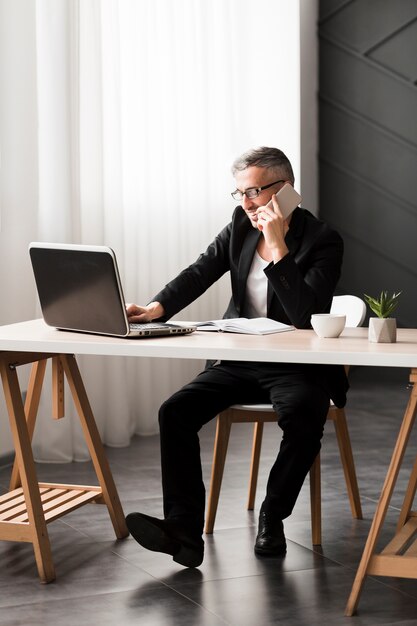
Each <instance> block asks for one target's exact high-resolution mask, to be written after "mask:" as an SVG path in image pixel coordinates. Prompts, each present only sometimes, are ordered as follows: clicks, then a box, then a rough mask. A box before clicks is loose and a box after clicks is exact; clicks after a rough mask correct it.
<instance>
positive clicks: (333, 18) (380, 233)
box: [319, 0, 417, 327]
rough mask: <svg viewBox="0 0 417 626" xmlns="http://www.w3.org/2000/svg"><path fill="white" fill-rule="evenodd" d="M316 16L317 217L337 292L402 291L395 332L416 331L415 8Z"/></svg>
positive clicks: (365, 2)
mask: <svg viewBox="0 0 417 626" xmlns="http://www.w3.org/2000/svg"><path fill="white" fill-rule="evenodd" d="M326 15H327V17H326ZM321 16H322V21H321V22H320V24H319V36H320V65H319V70H320V79H319V102H320V106H319V110H320V121H319V133H320V139H319V152H320V155H319V163H320V216H321V217H323V219H325V220H326V221H328V222H329V223H331V224H332V225H333V226H334V227H335V228H336V229H337V230H338V231H339V232H340V234H341V235H342V237H343V239H344V241H345V258H344V265H343V270H342V277H341V281H340V284H339V288H338V293H354V294H357V295H359V296H363V293H371V294H378V293H379V292H380V291H382V290H385V289H386V290H388V291H399V290H402V291H403V294H402V296H401V303H400V306H399V308H398V312H397V314H396V315H397V318H398V321H399V324H400V325H403V326H414V327H417V86H416V84H415V81H416V75H417V69H416V68H417V44H416V41H417V30H416V28H417V27H416V24H417V0H413V2H409V1H408V0H404V1H401V2H391V1H389V2H388V1H385V0H384V1H379V0H373V1H372V0H352V1H351V2H349V3H346V4H344V5H342V6H338V7H336V9H335V10H334V11H333V12H330V6H329V3H328V2H324V4H323V5H322V7H321Z"/></svg>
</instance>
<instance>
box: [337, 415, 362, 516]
mask: <svg viewBox="0 0 417 626" xmlns="http://www.w3.org/2000/svg"><path fill="white" fill-rule="evenodd" d="M332 412H333V416H332V420H333V422H334V426H335V429H336V436H337V443H338V444H339V451H340V458H341V460H342V466H343V472H344V474H345V480H346V487H347V492H348V496H349V501H350V508H351V509H352V516H353V517H355V518H356V519H362V506H361V500H360V496H359V488H358V481H357V479H356V471H355V462H354V460H353V454H352V446H351V444H350V437H349V431H348V427H347V423H346V416H345V411H344V410H343V409H338V408H334V409H332Z"/></svg>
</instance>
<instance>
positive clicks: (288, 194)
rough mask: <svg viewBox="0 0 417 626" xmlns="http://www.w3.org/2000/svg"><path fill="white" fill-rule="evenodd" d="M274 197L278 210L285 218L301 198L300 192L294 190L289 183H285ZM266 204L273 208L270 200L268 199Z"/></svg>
mask: <svg viewBox="0 0 417 626" xmlns="http://www.w3.org/2000/svg"><path fill="white" fill-rule="evenodd" d="M275 197H276V199H277V201H278V204H279V208H280V211H281V213H282V215H283V216H284V218H285V219H287V217H288V216H289V215H291V213H292V212H293V211H294V209H295V208H297V207H298V205H299V204H300V202H301V200H302V198H301V196H300V194H299V193H297V192H296V191H295V189H294V187H293V186H292V185H290V183H285V185H284V186H283V187H282V188H281V189H280V190H279V191H278V193H277V194H275ZM266 206H268V207H270V208H273V205H272V200H270V201H269V202H268V204H267V205H266Z"/></svg>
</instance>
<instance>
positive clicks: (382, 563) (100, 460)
mask: <svg viewBox="0 0 417 626" xmlns="http://www.w3.org/2000/svg"><path fill="white" fill-rule="evenodd" d="M367 332H368V331H367V329H366V328H355V329H345V330H344V332H343V333H342V335H341V336H340V337H339V338H338V339H319V338H318V337H317V336H316V335H315V333H314V332H313V331H311V330H296V331H291V332H284V333H279V334H275V335H266V336H262V337H259V336H253V335H237V334H231V333H230V334H229V333H211V332H210V333H203V332H200V333H198V332H197V333H193V334H191V335H186V336H176V337H168V338H163V337H159V338H154V339H148V338H146V339H117V338H113V337H103V336H95V335H83V334H77V333H69V332H62V331H56V330H54V329H51V328H49V327H47V326H46V325H45V324H44V322H43V321H42V320H33V321H29V322H23V323H19V324H11V325H9V326H3V327H0V351H2V352H0V358H1V363H0V365H1V373H2V379H3V387H4V391H5V396H6V402H7V406H8V410H9V415H10V421H11V424H12V432H13V436H14V443H15V448H16V463H15V468H14V471H13V475H12V482H11V490H12V492H13V491H15V490H16V488H17V486H18V485H19V484H20V482H19V476H21V482H22V489H21V490H20V500H21V501H22V500H24V502H25V504H26V507H27V518H25V519H26V520H27V521H25V522H22V521H19V522H16V519H15V518H13V517H12V518H11V519H9V521H5V520H6V518H7V515H5V514H3V513H2V510H3V509H5V510H6V511H7V510H9V509H10V506H9V504H8V502H9V500H10V498H8V496H7V495H6V496H2V498H1V499H0V539H12V540H18V541H31V542H32V543H33V545H34V550H35V557H36V559H37V564H38V570H39V573H40V576H41V579H42V580H44V581H45V582H49V580H53V578H54V576H55V574H54V570H53V564H52V559H51V556H50V547H49V539H48V535H47V531H46V523H47V522H49V521H51V519H55V518H56V517H58V516H59V515H63V514H65V512H67V510H71V508H70V505H68V509H67V508H66V506H62V507H61V506H58V505H54V506H53V508H52V512H51V509H48V506H47V503H46V505H45V502H42V498H43V496H42V493H43V492H42V490H43V489H45V490H47V492H48V493H49V491H50V490H52V491H53V490H54V489H55V490H56V491H57V494H58V498H64V499H65V497H64V495H62V494H61V495H60V492H59V490H60V489H61V488H62V489H65V486H51V485H48V486H46V487H44V486H42V485H38V483H37V481H36V474H35V467H34V463H33V455H32V451H31V444H30V441H31V436H32V433H33V428H34V421H35V418H36V411H37V403H38V401H39V398H38V395H39V394H40V388H41V386H42V380H43V374H42V368H43V371H44V365H43V364H44V363H45V362H46V360H47V359H49V358H52V361H53V364H54V368H53V371H54V381H55V384H54V392H55V397H54V406H55V413H56V416H57V417H59V416H60V414H61V413H62V397H61V396H62V389H63V384H62V372H63V371H65V374H66V376H67V378H68V380H69V383H70V387H71V390H72V393H73V396H74V400H75V402H76V405H77V408H78V412H79V414H80V419H81V423H82V424H83V428H84V433H85V436H86V439H87V443H88V445H89V448H90V453H91V454H92V459H93V463H94V466H95V469H96V473H97V476H98V479H99V482H100V487H83V488H81V490H82V489H84V491H83V492H82V494H81V495H79V494H77V495H76V496H74V497H75V499H77V498H78V497H80V498H81V501H80V502H78V501H77V500H76V502H77V504H76V505H77V506H81V504H82V503H83V501H84V500H85V501H91V500H97V499H98V500H100V499H102V500H104V501H105V503H106V504H107V506H108V508H109V513H110V517H111V519H112V522H113V525H114V528H115V532H116V535H117V536H118V537H123V536H126V534H127V529H126V527H125V523H124V517H123V513H122V509H121V506H120V502H119V499H118V496H117V492H116V488H115V486H114V483H113V479H112V477H111V474H110V470H109V468H108V465H107V461H106V459H105V456H104V451H103V447H102V444H101V441H100V438H99V436H98V432H97V429H96V426H95V422H94V418H93V415H92V412H91V409H90V407H89V404H88V399H87V396H86V394H85V390H84V387H83V385H82V380H81V377H80V375H79V371H78V368H77V365H76V362H75V359H74V357H73V356H72V355H73V354H92V355H107V356H115V355H117V356H133V357H144V356H146V357H165V358H177V359H178V358H186V359H224V360H245V361H265V362H284V363H285V362H287V363H319V364H341V365H367V366H377V367H383V366H389V367H408V368H410V369H411V376H410V380H411V382H412V383H415V382H417V329H399V331H398V337H397V343H395V344H373V343H369V342H368V339H367ZM29 362H33V363H34V366H33V369H32V378H31V381H32V382H31V385H30V389H28V399H27V401H26V405H25V407H23V405H22V401H21V394H20V389H19V385H18V381H17V377H16V375H15V366H16V365H19V364H23V363H29ZM29 392H30V393H29ZM416 407H417V385H413V388H412V390H411V393H410V401H409V404H408V407H407V409H406V412H405V414H404V418H403V421H402V425H401V428H400V433H399V436H398V439H397V442H396V445H395V448H394V452H393V455H392V459H391V463H390V466H389V469H388V472H387V476H386V480H385V483H384V486H383V489H382V492H381V497H380V501H379V503H378V506H377V510H376V513H375V517H374V520H373V523H372V526H371V529H370V532H369V536H368V540H367V543H366V546H365V550H364V553H363V556H362V559H361V562H360V565H359V568H358V571H357V575H356V578H355V582H354V585H353V588H352V593H351V595H350V598H349V601H348V605H347V608H346V614H347V615H352V614H353V613H354V612H355V610H356V607H357V604H358V601H359V596H360V593H361V590H362V586H363V582H364V579H365V577H366V575H367V574H373V575H380V576H401V577H409V578H417V551H416V548H415V547H413V546H411V547H410V545H409V544H410V538H411V537H412V536H413V535H414V533H416V532H417V513H414V512H413V511H411V506H412V502H413V498H414V494H415V492H416V487H417V461H416V464H415V466H414V468H413V471H412V475H411V478H410V482H409V486H408V489H407V492H406V496H405V500H404V505H403V508H402V511H401V514H400V518H399V522H398V532H397V534H396V536H395V538H394V539H393V540H392V541H391V542H390V544H389V545H388V546H387V547H386V548H385V549H384V550H383V551H382V552H381V554H375V547H376V542H377V539H378V536H379V533H380V530H381V527H382V524H383V522H384V519H385V515H386V511H387V508H388V505H389V502H390V499H391V496H392V493H393V490H394V486H395V483H396V479H397V476H398V472H399V469H400V466H401V462H402V459H403V456H404V452H405V449H406V446H407V442H408V438H409V435H410V432H411V429H412V426H413V423H414V418H415V413H416ZM71 489H73V490H74V489H75V490H77V487H74V486H70V487H69V493H70V494H72V491H71ZM78 489H80V488H78ZM92 490H95V493H94V491H92ZM71 497H72V495H71ZM83 499H84V500H83ZM15 506H16V504H14V507H15ZM45 509H46V512H45ZM45 520H46V521H45ZM404 549H405V553H404Z"/></svg>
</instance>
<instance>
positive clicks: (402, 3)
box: [320, 0, 416, 53]
mask: <svg viewBox="0 0 417 626" xmlns="http://www.w3.org/2000/svg"><path fill="white" fill-rule="evenodd" d="M327 4H328V3H326V5H327ZM415 17H416V1H415V0H399V1H398V0H356V2H349V3H348V4H346V5H344V6H343V5H342V8H341V9H340V10H339V11H336V12H334V13H333V14H330V17H329V18H326V13H324V18H323V20H322V22H321V24H320V32H321V33H322V34H323V35H328V36H331V37H332V38H334V39H335V40H337V41H339V42H341V43H344V44H345V45H348V46H350V47H352V48H354V49H355V50H358V52H363V53H365V52H366V51H367V50H369V48H371V47H373V46H375V45H376V44H377V43H378V42H379V41H381V40H382V39H385V38H386V37H389V36H390V35H391V34H392V33H394V32H396V31H397V30H400V29H401V28H403V27H404V25H406V24H408V23H409V22H410V21H411V20H413V19H414V18H415Z"/></svg>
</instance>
